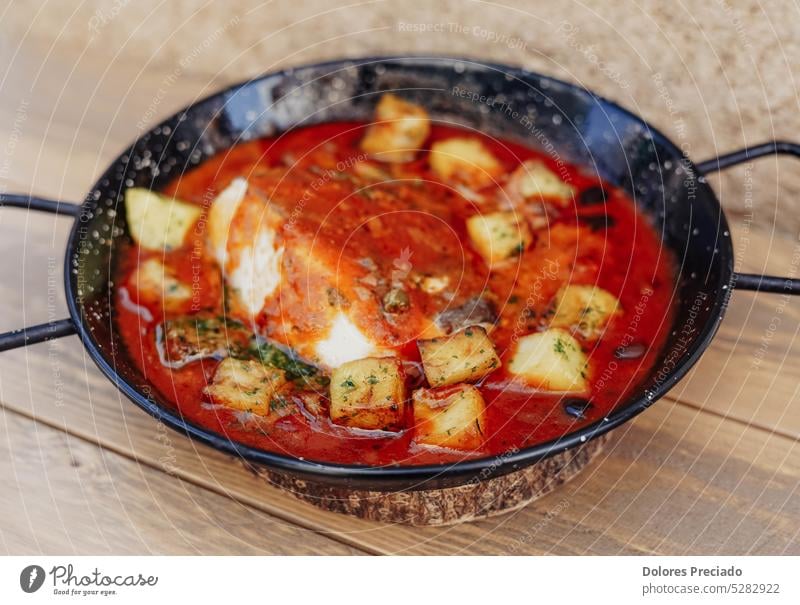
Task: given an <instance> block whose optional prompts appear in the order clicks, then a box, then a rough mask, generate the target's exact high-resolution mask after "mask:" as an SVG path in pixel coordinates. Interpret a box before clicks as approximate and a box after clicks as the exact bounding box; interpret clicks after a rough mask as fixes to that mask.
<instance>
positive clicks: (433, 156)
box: [430, 137, 503, 189]
mask: <svg viewBox="0 0 800 605" xmlns="http://www.w3.org/2000/svg"><path fill="white" fill-rule="evenodd" d="M430 164H431V168H432V169H433V171H434V172H435V173H436V174H437V175H438V176H439V178H441V179H442V180H443V181H446V182H453V181H455V182H458V183H463V184H465V185H467V186H469V187H474V188H475V189H481V188H482V187H486V186H487V185H491V184H492V183H494V182H495V180H496V179H497V177H499V176H500V174H501V173H502V172H503V166H502V164H500V162H499V161H498V160H497V158H495V157H494V156H493V155H492V152H491V151H489V150H488V149H487V148H486V146H485V145H484V144H483V143H481V142H480V141H479V140H478V139H471V138H466V137H454V138H452V139H445V140H444V141H437V142H436V143H434V144H433V145H431V153H430Z"/></svg>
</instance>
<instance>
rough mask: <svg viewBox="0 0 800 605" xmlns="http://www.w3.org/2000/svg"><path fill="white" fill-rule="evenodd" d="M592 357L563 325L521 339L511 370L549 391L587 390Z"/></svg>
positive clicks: (523, 378)
mask: <svg viewBox="0 0 800 605" xmlns="http://www.w3.org/2000/svg"><path fill="white" fill-rule="evenodd" d="M587 365H588V360H587V358H586V355H585V354H584V353H583V350H582V349H581V345H580V343H579V342H578V341H577V340H575V338H573V336H572V335H571V334H570V333H569V332H567V331H565V330H562V329H560V328H550V329H549V330H546V331H544V332H539V333H536V334H528V335H527V336H523V337H522V338H520V339H519V341H518V342H517V346H516V349H515V350H514V353H513V356H512V357H511V360H510V361H509V362H508V371H509V372H510V373H511V374H513V375H514V376H518V377H520V378H521V379H522V380H523V381H524V382H526V383H527V384H529V385H531V386H534V387H538V388H540V389H545V390H548V391H559V392H565V393H573V392H575V393H577V392H581V393H583V392H585V391H586V389H587V387H588V381H587V378H586V375H587Z"/></svg>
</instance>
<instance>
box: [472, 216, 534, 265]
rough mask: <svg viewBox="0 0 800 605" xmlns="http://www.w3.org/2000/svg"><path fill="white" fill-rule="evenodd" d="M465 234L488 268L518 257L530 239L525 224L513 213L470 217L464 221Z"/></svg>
mask: <svg viewBox="0 0 800 605" xmlns="http://www.w3.org/2000/svg"><path fill="white" fill-rule="evenodd" d="M518 218H519V220H518ZM467 232H468V233H469V237H470V239H471V240H472V245H473V246H475V249H476V250H477V251H478V252H479V253H480V255H481V256H482V257H483V259H484V260H485V261H486V264H487V265H489V266H490V267H494V266H497V265H499V264H502V263H503V261H506V260H508V259H510V258H514V257H516V256H519V255H520V254H522V252H524V251H525V248H527V247H528V245H529V244H530V243H531V240H532V238H531V232H530V229H528V225H527V223H525V222H524V221H523V220H522V219H521V217H517V215H516V214H515V213H513V212H492V213H491V214H476V215H475V216H471V217H470V218H468V219H467Z"/></svg>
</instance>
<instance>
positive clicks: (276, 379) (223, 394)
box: [203, 357, 286, 416]
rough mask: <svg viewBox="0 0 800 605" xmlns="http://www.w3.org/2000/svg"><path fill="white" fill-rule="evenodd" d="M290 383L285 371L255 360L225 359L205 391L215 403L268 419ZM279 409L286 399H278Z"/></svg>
mask: <svg viewBox="0 0 800 605" xmlns="http://www.w3.org/2000/svg"><path fill="white" fill-rule="evenodd" d="M285 384H286V376H285V375H284V373H283V371H281V370H279V369H277V368H273V367H270V366H265V365H263V364H261V363H259V362H257V361H254V360H252V359H234V358H233V357H228V358H227V359H223V360H222V361H221V362H220V364H219V365H218V366H217V370H216V372H214V378H213V379H212V381H211V384H209V385H208V386H206V388H205V389H203V392H204V393H205V394H206V395H208V397H209V398H210V399H211V401H213V402H214V403H217V404H219V405H224V406H226V407H229V408H234V409H236V410H241V411H243V412H251V413H253V414H258V415H259V416H266V415H268V414H269V412H270V405H271V404H272V402H273V398H275V397H276V395H277V393H278V391H279V390H280V388H281V387H282V386H283V385H285ZM275 401H276V402H277V403H276V404H273V405H277V406H282V405H283V402H284V400H283V399H282V398H276V399H275Z"/></svg>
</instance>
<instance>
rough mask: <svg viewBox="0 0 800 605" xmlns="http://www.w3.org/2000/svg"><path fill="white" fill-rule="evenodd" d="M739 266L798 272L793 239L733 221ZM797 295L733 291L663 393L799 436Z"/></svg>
mask: <svg viewBox="0 0 800 605" xmlns="http://www.w3.org/2000/svg"><path fill="white" fill-rule="evenodd" d="M733 235H734V242H735V244H736V248H737V251H738V252H739V259H740V260H741V266H738V267H737V268H738V270H740V271H743V272H752V273H762V274H772V275H780V276H788V275H795V276H800V267H798V266H797V265H798V262H800V256H798V252H799V251H800V248H798V246H797V243H796V242H792V241H791V240H788V239H785V238H781V237H779V236H774V234H772V233H769V232H765V231H759V230H755V229H750V230H749V232H745V231H744V230H743V228H741V227H739V228H738V229H737V228H734V231H733ZM798 334H800V298H798V297H791V296H788V295H781V294H762V293H758V294H757V293H752V292H743V291H741V292H734V293H733V295H732V297H731V301H730V306H729V308H728V311H727V314H726V317H725V320H724V321H723V322H722V325H721V326H720V329H719V332H718V334H717V336H716V338H715V339H714V342H713V344H712V345H711V347H709V349H708V351H706V353H705V354H704V355H703V357H702V358H701V360H700V361H699V363H698V364H697V366H696V367H695V368H694V370H693V371H692V372H691V374H690V375H689V376H688V377H687V378H686V379H685V380H683V381H682V382H681V383H680V385H678V386H677V387H676V388H675V389H674V390H673V391H672V392H671V393H670V396H671V397H673V398H676V399H678V400H680V401H682V402H684V403H687V404H689V405H692V406H694V407H698V408H702V409H705V410H709V411H713V412H714V413H717V414H721V415H723V416H726V417H728V418H734V419H736V420H738V421H740V422H744V423H747V424H752V425H754V426H758V427H761V428H764V429H766V430H769V431H775V432H776V433H780V434H782V435H786V436H787V437H791V438H793V439H798V438H800V414H797V413H796V410H797V407H798V405H800V391H799V390H798V389H799V388H800V364H798V363H797V360H799V359H800V337H799V336H798Z"/></svg>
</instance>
